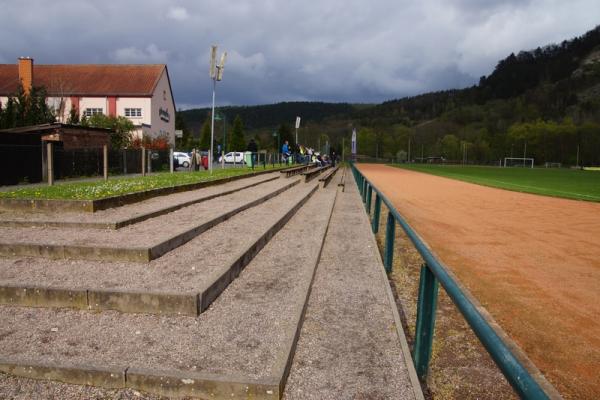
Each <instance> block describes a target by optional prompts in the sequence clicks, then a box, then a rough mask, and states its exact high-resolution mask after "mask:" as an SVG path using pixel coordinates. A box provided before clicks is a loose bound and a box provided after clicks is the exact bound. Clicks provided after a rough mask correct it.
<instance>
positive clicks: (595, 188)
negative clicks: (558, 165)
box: [393, 164, 600, 202]
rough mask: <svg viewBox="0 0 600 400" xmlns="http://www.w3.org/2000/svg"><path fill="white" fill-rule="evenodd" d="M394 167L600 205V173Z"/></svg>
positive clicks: (454, 166)
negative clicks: (594, 202) (599, 203)
mask: <svg viewBox="0 0 600 400" xmlns="http://www.w3.org/2000/svg"><path fill="white" fill-rule="evenodd" d="M393 166H394V167H398V168H405V169H410V170H413V171H419V172H426V173H428V174H432V175H438V176H443V177H447V178H452V179H458V180H461V181H465V182H471V183H476V184H479V185H485V186H492V187H496V188H501V189H507V190H513V191H517V192H526V193H534V194H541V195H545V196H554V197H564V198H567V199H576V200H586V201H598V202H600V171H581V170H571V169H555V168H533V169H532V168H500V167H476V166H461V165H427V164H425V165H424V164H411V165H407V164H401V165H398V164H394V165H393Z"/></svg>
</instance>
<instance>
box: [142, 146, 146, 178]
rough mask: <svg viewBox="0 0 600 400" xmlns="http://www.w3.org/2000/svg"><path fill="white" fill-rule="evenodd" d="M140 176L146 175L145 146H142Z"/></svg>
mask: <svg viewBox="0 0 600 400" xmlns="http://www.w3.org/2000/svg"><path fill="white" fill-rule="evenodd" d="M142 176H146V148H144V146H142Z"/></svg>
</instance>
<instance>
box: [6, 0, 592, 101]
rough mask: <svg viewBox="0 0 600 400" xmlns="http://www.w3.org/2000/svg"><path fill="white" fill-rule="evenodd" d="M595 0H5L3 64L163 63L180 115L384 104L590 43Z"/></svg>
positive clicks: (455, 84)
mask: <svg viewBox="0 0 600 400" xmlns="http://www.w3.org/2000/svg"><path fill="white" fill-rule="evenodd" d="M596 1H597V0H574V1H571V2H561V1H558V0H527V1H519V0H508V1H500V0H446V1H444V0H425V1H422V2H416V1H409V0H385V1H384V0H381V1H376V2H365V1H364V0H360V1H359V0H346V1H342V0H322V1H320V2H318V3H306V2H305V1H300V0H289V1H285V2H277V1H274V0H253V1H250V0H248V1H232V2H223V1H216V0H204V1H201V2H199V1H194V0H180V1H168V0H146V1H142V0H128V1H127V2H122V1H118V0H105V1H103V2H94V1H91V0H90V1H87V0H54V1H52V2H48V1H46V0H20V1H12V0H0V10H1V12H0V37H1V38H2V40H1V41H0V62H5V63H6V62H9V63H12V62H15V61H16V58H17V57H18V56H21V55H29V56H32V57H34V58H35V60H36V62H37V63H113V62H114V63H157V62H158V63H167V64H168V67H169V72H170V76H171V83H172V86H173V91H174V95H175V99H176V102H177V104H178V105H180V106H181V105H203V104H208V103H209V102H210V98H211V86H212V85H211V81H210V79H209V77H208V50H209V47H210V45H211V44H213V43H216V44H219V48H220V50H221V51H222V50H227V51H228V52H229V59H228V62H227V65H226V68H225V77H224V80H223V82H219V84H218V89H217V102H218V103H219V104H258V103H271V102H278V101H286V100H326V101H349V102H378V101H383V100H386V99H390V98H398V97H402V96H406V95H414V94H418V93H420V92H423V91H429V90H442V89H448V88H452V87H464V86H468V85H471V84H473V83H476V82H477V80H478V79H479V76H480V75H483V74H488V73H490V72H491V71H492V70H493V68H494V66H495V64H496V62H497V61H498V60H499V59H501V58H504V57H505V56H507V55H508V54H510V52H516V51H519V50H521V49H528V48H534V47H537V46H538V45H544V44H546V43H551V42H557V41H561V40H563V39H566V38H570V37H573V36H576V35H580V34H583V33H584V32H585V31H587V30H588V29H591V28H593V27H594V26H595V25H596V24H597V21H599V20H600V18H599V17H600V8H598V7H597V5H596Z"/></svg>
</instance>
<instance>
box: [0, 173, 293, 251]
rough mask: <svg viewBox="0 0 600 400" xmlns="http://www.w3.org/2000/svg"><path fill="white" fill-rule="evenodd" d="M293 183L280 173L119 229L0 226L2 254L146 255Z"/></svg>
mask: <svg viewBox="0 0 600 400" xmlns="http://www.w3.org/2000/svg"><path fill="white" fill-rule="evenodd" d="M297 183H298V181H297V180H296V181H292V182H291V183H290V182H289V181H285V180H281V179H278V180H275V181H272V182H268V183H265V184H263V185H260V186H259V187H258V188H255V189H254V190H245V191H240V192H235V193H233V194H230V195H228V196H222V197H219V198H216V199H212V200H208V201H205V202H202V203H199V204H194V205H191V206H188V207H185V208H182V209H180V210H177V211H174V212H171V213H169V214H166V215H162V216H159V217H155V218H151V219H149V220H148V221H146V222H145V223H143V224H135V225H131V226H128V227H125V228H123V229H120V230H118V231H101V230H97V229H86V228H80V229H65V228H45V227H31V228H13V227H2V228H0V255H3V256H41V257H47V258H68V259H88V260H121V261H150V260H152V259H155V258H158V257H160V256H162V255H163V254H165V253H167V252H168V251H171V250H173V249H174V248H176V247H178V246H181V245H182V244H184V243H186V242H187V241H189V240H190V239H192V238H194V237H196V236H198V235H199V234H201V233H202V232H204V231H206V230H207V229H210V228H212V227H213V226H215V225H217V224H219V223H221V222H223V221H225V220H226V219H228V218H230V217H231V216H233V215H235V214H236V213H238V212H241V211H243V210H245V209H247V208H250V207H254V206H256V205H258V204H260V203H262V202H264V201H266V200H268V199H269V198H272V197H275V196H277V195H279V194H280V193H282V192H284V191H285V190H287V189H289V188H290V187H292V186H294V185H295V184H297Z"/></svg>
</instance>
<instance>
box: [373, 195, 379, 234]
mask: <svg viewBox="0 0 600 400" xmlns="http://www.w3.org/2000/svg"><path fill="white" fill-rule="evenodd" d="M380 215H381V197H380V196H379V193H377V192H375V209H374V210H373V221H372V222H371V229H372V230H373V233H375V234H377V232H379V216H380Z"/></svg>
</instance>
